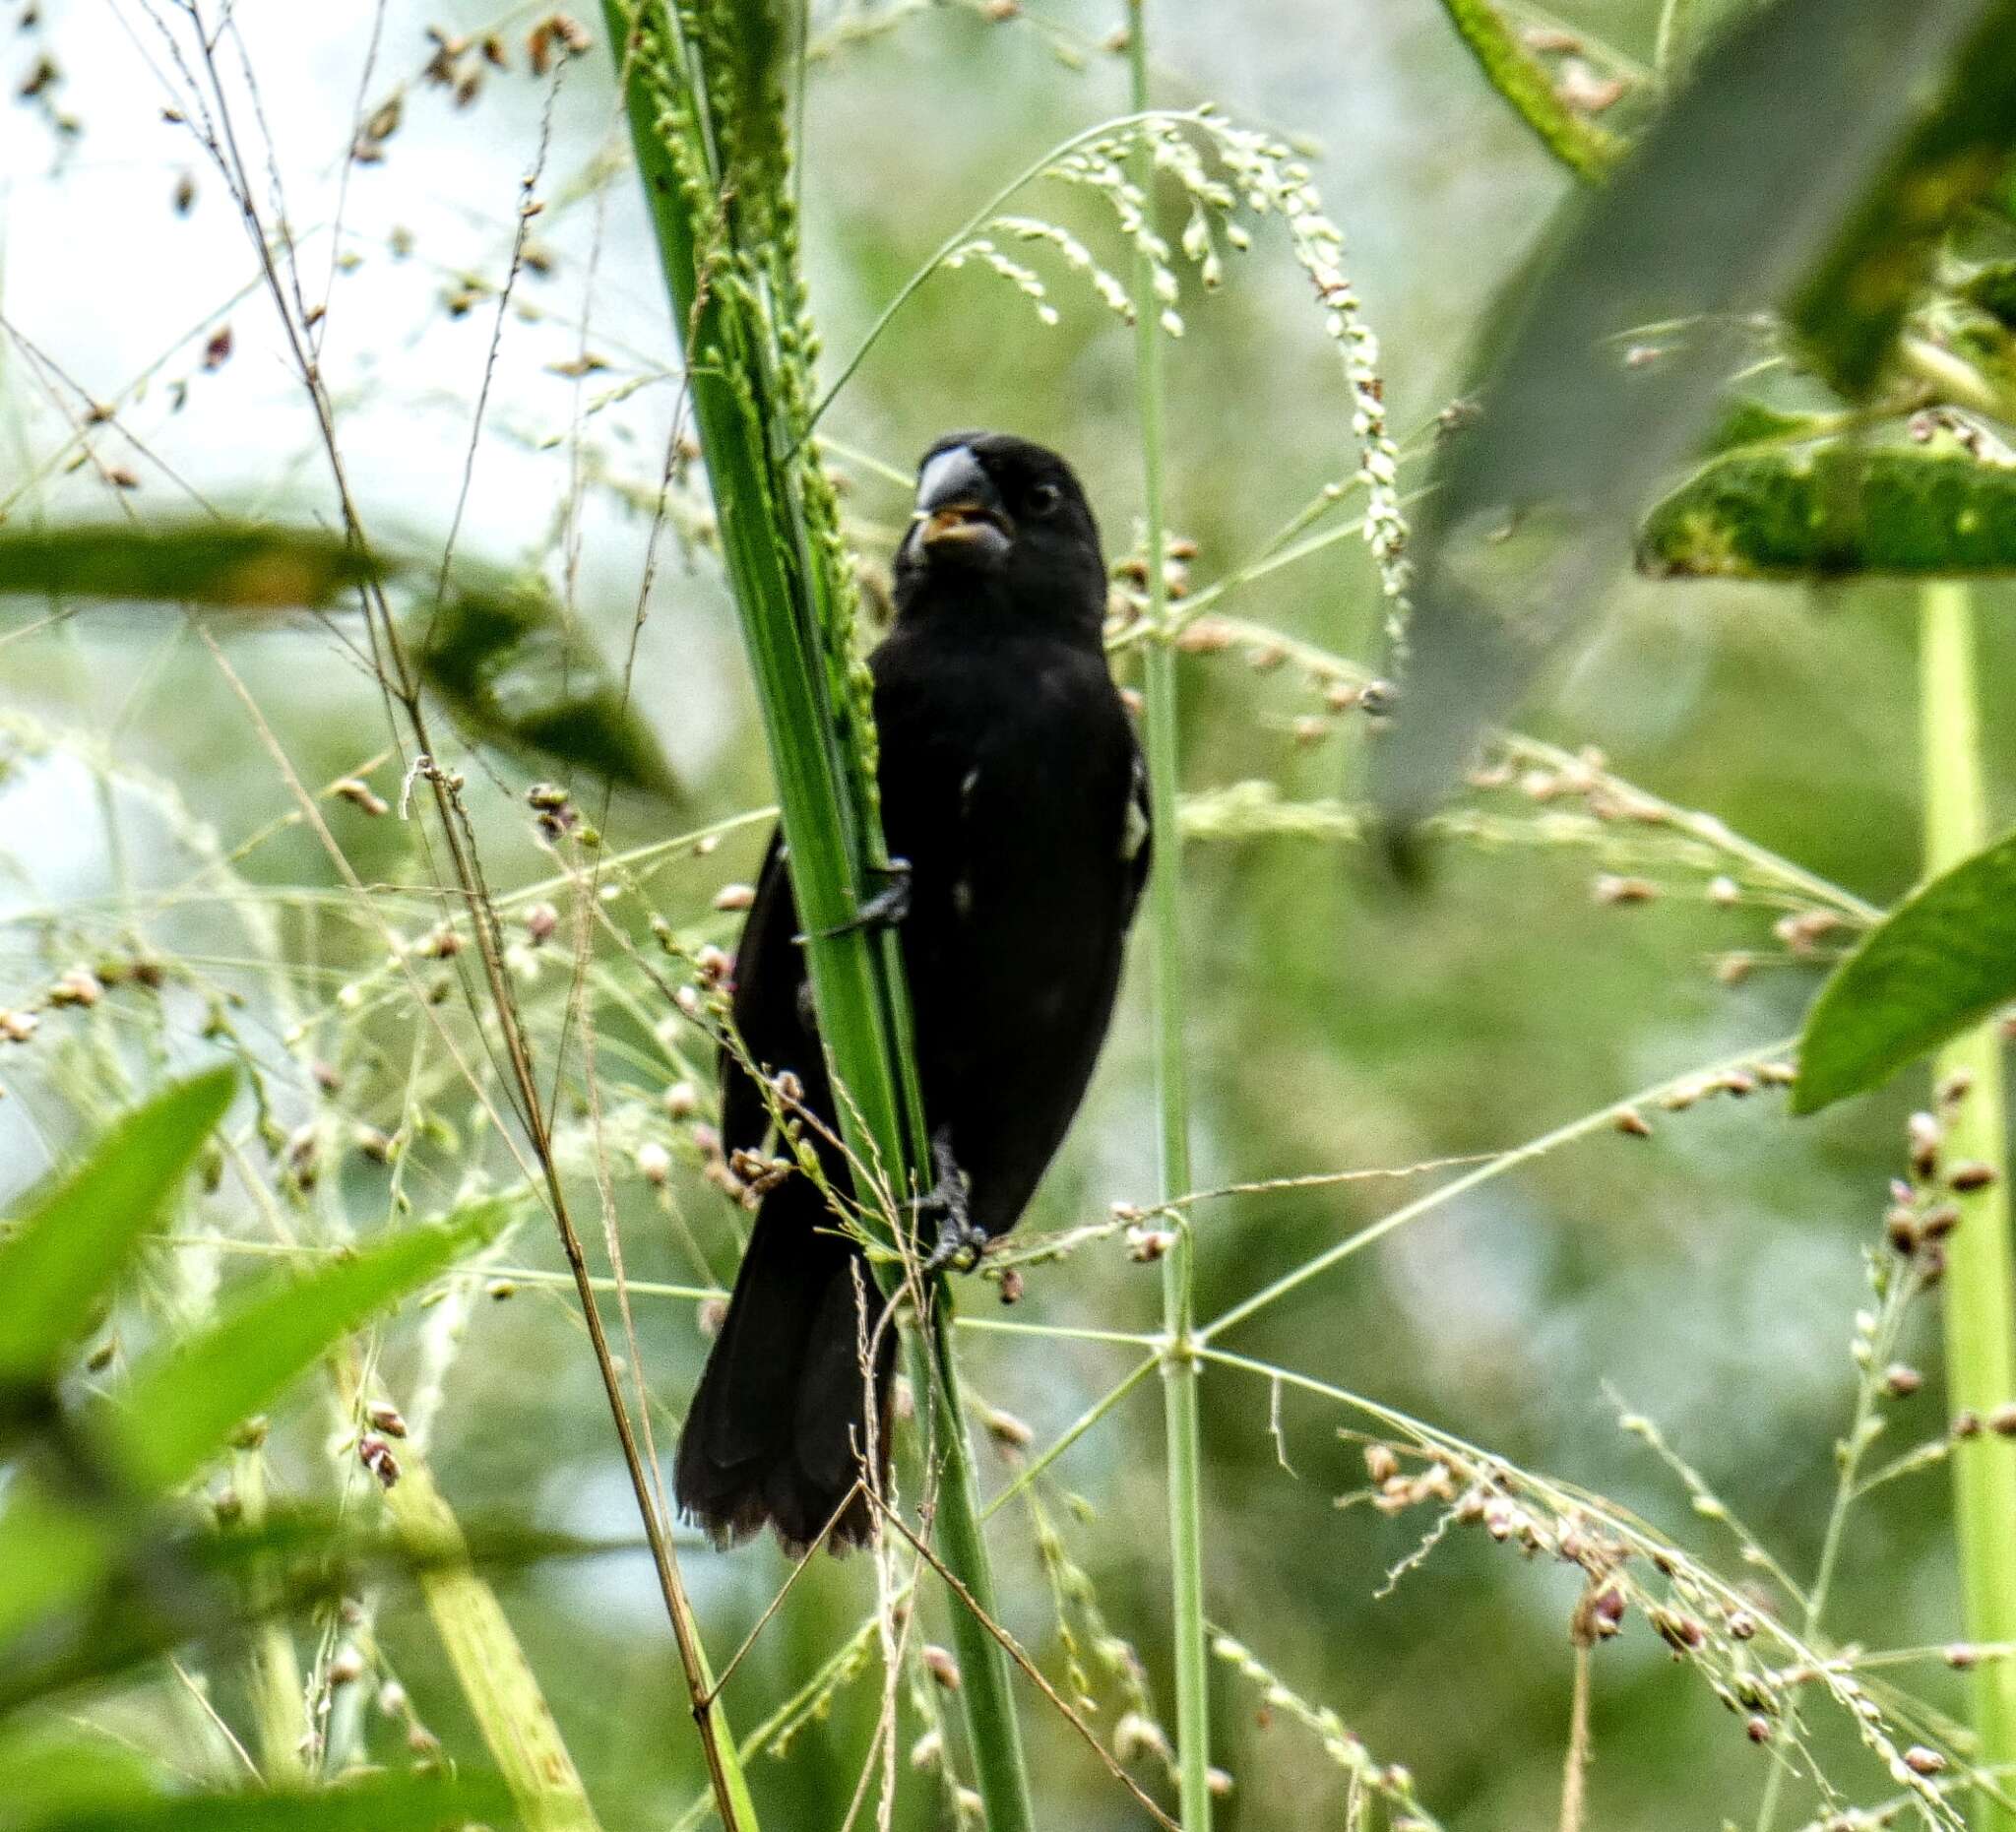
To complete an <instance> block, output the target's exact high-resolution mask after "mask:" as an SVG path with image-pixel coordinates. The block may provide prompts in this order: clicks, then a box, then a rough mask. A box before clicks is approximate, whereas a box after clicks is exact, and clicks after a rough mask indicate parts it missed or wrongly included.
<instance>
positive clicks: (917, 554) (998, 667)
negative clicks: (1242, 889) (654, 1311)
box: [677, 433, 1149, 1546]
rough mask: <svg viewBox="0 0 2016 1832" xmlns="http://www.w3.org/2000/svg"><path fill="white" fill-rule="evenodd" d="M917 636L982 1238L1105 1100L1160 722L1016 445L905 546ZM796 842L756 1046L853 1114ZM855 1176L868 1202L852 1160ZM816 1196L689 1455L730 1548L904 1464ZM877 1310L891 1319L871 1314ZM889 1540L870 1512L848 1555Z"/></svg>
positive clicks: (774, 880)
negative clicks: (1101, 1078)
mask: <svg viewBox="0 0 2016 1832" xmlns="http://www.w3.org/2000/svg"><path fill="white" fill-rule="evenodd" d="M895 574H896V623H895V627H894V629H893V630H892V632H891V633H890V635H889V636H888V637H887V638H886V639H885V640H884V642H883V643H882V644H881V646H880V647H879V648H878V649H877V650H876V651H875V653H874V654H873V656H871V657H870V659H869V665H870V668H871V671H872V673H873V676H874V706H875V723H876V726H877V729H878V731H879V733H880V740H881V754H880V765H879V780H880V784H881V790H882V821H883V831H884V835H885V838H886V839H887V841H888V846H889V851H890V853H891V856H892V857H896V858H901V859H905V860H907V861H908V862H909V867H910V871H909V877H908V884H907V888H908V908H907V910H906V911H905V913H904V914H903V915H902V916H901V918H900V925H899V933H900V935H901V937H902V942H903V958H904V963H905V966H906V968H907V970H908V974H909V979H910V991H911V1000H912V1006H913V1010H914V1018H915V1035H916V1053H917V1070H918V1076H919V1080H920V1082H921V1085H922V1091H923V1099H924V1110H925V1116H926V1120H927V1122H928V1124H929V1126H930V1128H931V1131H932V1136H933V1140H934V1142H935V1143H936V1144H937V1145H938V1147H939V1148H940V1149H941V1151H946V1152H949V1156H950V1158H951V1160H952V1161H953V1162H954V1163H956V1165H957V1168H958V1170H959V1171H960V1172H961V1173H963V1176H964V1179H965V1182H966V1190H967V1207H968V1214H969V1218H970V1222H971V1225H972V1226H973V1227H974V1228H976V1229H977V1231H978V1232H981V1233H984V1234H986V1235H988V1236H992V1235H996V1234H999V1233H1002V1232H1005V1231H1006V1230H1008V1229H1010V1228H1012V1227H1014V1225H1015V1223H1016V1221H1017V1219H1018V1218H1019V1217H1020V1216H1021V1214H1022V1211H1023V1209H1024V1208H1025V1207H1026V1206H1027V1205H1028V1202H1029V1199H1030V1197H1031V1195H1032V1194H1033V1193H1034V1191H1035V1189H1036V1186H1037V1182H1038V1180H1039V1178H1040V1177H1041V1175H1042V1173H1043V1170H1044V1168H1045V1167H1046V1166H1047V1165H1048V1163H1049V1161H1050V1158H1051V1156H1052V1155H1053V1154H1054V1153H1055V1151H1056V1149H1057V1146H1058V1145H1059V1143H1060V1142H1061V1141H1062V1139H1063V1137H1064V1133H1065V1129H1066V1128H1067V1127H1068V1126H1069V1125H1070V1123H1071V1118H1072V1115H1073V1114H1074V1113H1075V1112H1076V1111H1077V1108H1078V1104H1079V1102H1080V1100H1081V1099H1082V1098H1083V1096H1084V1093H1085V1087H1086V1083H1087V1082H1088V1081H1089V1080H1090V1078H1091V1075H1092V1068H1093V1063H1094V1061H1095V1059H1096V1058H1097V1056H1098V1054H1099V1049H1100V1044H1101V1042H1102V1041H1103V1039H1104V1036H1105V1032H1106V1025H1107V1021H1108V1019H1109V1018H1110V1016H1111V1013H1112V1007H1113V995H1114V991H1115V989H1116V987H1117V985H1118V983H1119V977H1120V958H1121V951H1122V946H1123V943H1124V941H1125V938H1126V932H1127V926H1128V924H1129V922H1130V921H1131V920H1132V917H1133V914H1134V907H1135V904H1136V902H1137V901H1138V899H1139V896H1140V891H1141V885H1142V881H1143V879H1144V877H1145V875H1146V873H1147V869H1148V838H1149V835H1148V812H1147V799H1146V792H1145V788H1144V782H1143V773H1142V768H1141V761H1140V752H1139V749H1138V747H1137V745H1136V743H1135V738H1134V732H1133V727H1132V725H1131V722H1130V721H1129V719H1128V716H1127V712H1126V709H1125V707H1124V706H1123V705H1122V703H1121V701H1120V696H1119V694H1118V692H1117V691H1116V689H1115V688H1114V686H1113V683H1112V679H1111V676H1110V675H1109V674H1108V672H1107V669H1106V663H1105V655H1104V650H1103V643H1102V640H1101V626H1102V624H1103V618H1104V612H1105V592H1106V574H1105V564H1104V561H1103V558H1102V556H1101V552H1100V540H1099V530H1098V527H1097V525H1096V524H1095V523H1094V521H1093V516H1092V511H1091V509H1090V508H1089V507H1088V505H1087V503H1086V500H1085V494H1084V491H1083V490H1082V489H1081V488H1080V486H1079V483H1078V479H1077V478H1076V476H1074V475H1073V474H1072V472H1071V469H1070V467H1069V466H1068V465H1066V464H1065V463H1064V461H1063V460H1062V459H1061V458H1058V457H1057V456H1056V455H1055V454H1054V453H1051V452H1048V451H1045V450H1044V449H1043V448H1042V447H1040V446H1037V445H1032V444H1030V443H1028V442H1027V441H1025V440H1021V439H1016V438H1011V437H1008V436H1006V435H1003V434H998V433H958V434H953V435H950V436H949V437H947V438H944V439H941V440H940V441H939V442H938V443H937V444H936V445H934V446H933V447H932V448H931V450H930V451H929V452H927V453H926V454H925V455H924V460H923V463H922V465H921V467H920V470H919V475H918V487H917V510H916V515H915V517H914V520H913V523H912V526H911V529H910V532H909V534H908V535H907V536H906V537H905V538H904V541H903V544H902V546H901V548H900V549H899V550H898V553H897V556H896V568H895ZM798 926H799V924H798V920H797V914H796V911H795V910H794V908H793V907H792V900H791V892H790V883H789V879H788V875H787V872H786V869H785V860H784V856H783V851H782V848H781V846H780V845H779V843H778V842H777V841H776V840H773V841H772V843H771V848H770V853H769V855H768V856H767V857H766V859H765V861H764V866H763V872H762V876H761V879H760V881H759V883H758V885H757V890H756V900H755V903H754V904H753V905H752V906H751V908H750V911H749V915H748V918H747V920H746V922H745V924H744V927H743V930H742V939H741V945H740V947H739V949H738V951H737V955H736V963H735V987H734V1018H735V1024H736V1028H737V1030H738V1031H739V1033H740V1035H741V1039H742V1042H743V1044H744V1046H745V1047H746V1048H747V1050H748V1052H749V1055H750V1057H751V1058H752V1059H753V1060H754V1061H755V1062H756V1063H758V1064H759V1065H760V1066H761V1067H762V1068H764V1069H765V1070H766V1071H769V1072H773V1073H774V1072H776V1071H778V1070H781V1069H789V1070H791V1071H793V1072H794V1073H795V1074H796V1075H797V1077H798V1078H799V1080H800V1082H801V1083H802V1084H803V1086H804V1090H805V1093H804V1100H805V1103H806V1105H807V1106H808V1107H809V1108H810V1109H811V1110H812V1111H813V1112H815V1113H818V1114H820V1115H822V1116H824V1117H825V1118H826V1119H827V1120H828V1121H829V1122H831V1121H832V1118H833V1114H834V1105H833V1095H832V1089H831V1087H830V1085H829V1083H828V1081H827V1078H826V1075H825V1071H824V1066H823V1060H822V1054H821V1050H820V1047H819V1040H818V1034H817V1030H816V1027H815V1021H814V1017H813V1012H812V1003H811V999H810V997H809V995H808V993H807V991H806V982H805V965H804V957H803V950H802V948H801V947H800V946H799V944H798V943H797V942H796V941H795V940H794V939H793V938H794V936H795V935H796V933H797V930H798ZM721 1072H722V1143H723V1145H724V1146H725V1149H726V1150H727V1151H728V1152H730V1153H733V1152H735V1151H738V1150H744V1149H747V1150H754V1149H757V1148H759V1147H760V1146H761V1145H762V1143H763V1139H764V1134H765V1131H766V1129H767V1127H768V1124H769V1116H768V1111H767V1108H766V1106H765V1103H764V1101H763V1098H762V1095H761V1092H760V1090H759V1089H758V1088H757V1087H756V1085H755V1083H754V1082H753V1081H752V1079H751V1078H750V1077H749V1076H748V1074H747V1073H746V1072H745V1071H744V1070H743V1069H742V1068H741V1067H740V1066H739V1065H738V1064H737V1063H736V1062H735V1060H734V1059H733V1058H732V1057H731V1056H729V1055H728V1054H727V1053H726V1052H724V1055H723V1059H722V1067H721ZM827 1169H828V1172H829V1175H830V1177H831V1178H832V1180H833V1181H834V1182H835V1184H836V1185H837V1186H839V1187H842V1188H844V1187H845V1186H846V1172H845V1168H844V1166H842V1165H841V1164H840V1163H839V1162H838V1159H837V1155H836V1156H835V1158H834V1161H833V1162H831V1163H830V1164H829V1165H828V1167H827ZM834 1229H835V1217H834V1216H833V1214H832V1213H831V1211H830V1210H829V1209H828V1208H827V1207H826V1206H825V1204H824V1202H823V1200H822V1198H821V1196H820V1193H819V1191H818V1189H817V1188H816V1186H815V1185H814V1184H813V1183H812V1181H811V1180H810V1179H809V1178H807V1177H805V1176H803V1175H802V1174H794V1175H791V1176H788V1177H787V1178H786V1179H785V1180H784V1181H783V1182H782V1183H780V1184H778V1185H776V1186H775V1187H774V1188H772V1189H771V1191H770V1192H769V1193H768V1194H767V1195H766V1196H765V1197H764V1199H763V1204H762V1208H761V1210H760V1212H759V1214H758V1216H757V1219H756V1227H755V1231H754V1232H753V1233H752V1234H751V1236H750V1240H749V1247H748V1250H747V1252H746V1253H745V1254H744V1256H743V1260H742V1268H741V1272H740V1274H739V1276H738V1277H737V1279H736V1282H735V1291H734V1296H733V1299H732V1300H731V1302H730V1304H729V1306H728V1312H727V1316H726V1319H725V1322H724V1324H723V1326H722V1331H721V1335H720V1337H719V1338H718V1339H717V1341H716V1343H715V1346H714V1350H713V1353H712V1354H711V1355H710V1357H709V1358H708V1363H707V1369H706V1372H705V1373H704V1374H703V1375H702V1376H701V1380H700V1386H699V1389H698V1391H697V1392H696V1393H695V1395H694V1398H693V1405H692V1408H691V1410H690V1412H689V1413H688V1415H687V1420H686V1427H685V1432H684V1435H683V1436H682V1437H681V1439H680V1443H679V1457H678V1469H677V1491H678V1498H679V1504H680V1506H681V1507H682V1508H683V1509H684V1510H685V1511H686V1513H687V1514H688V1515H689V1516H691V1517H692V1518H693V1519H694V1520H696V1521H698V1522H699V1523H700V1524H701V1525H702V1526H703V1527H705V1528H706V1529H707V1530H708V1531H709V1532H710V1533H711V1534H713V1535H714V1537H715V1538H716V1539H717V1540H720V1541H728V1540H733V1539H739V1538H741V1537H743V1536H745V1535H747V1534H750V1533H754V1532H756V1531H758V1530H759V1529H760V1528H762V1527H763V1526H765V1525H766V1524H768V1525H771V1526H774V1527H775V1528H776V1529H777V1532H778V1535H779V1537H780V1538H781V1539H783V1540H784V1541H785V1542H786V1543H787V1544H788V1545H794V1546H795V1545H804V1544H806V1543H808V1542H810V1541H811V1540H813V1539H815V1538H816V1537H817V1535H818V1534H819V1532H820V1530H821V1528H823V1527H824V1526H825V1525H826V1523H827V1521H828V1520H829V1518H831V1516H832V1515H833V1512H834V1510H835V1509H836V1508H838V1507H839V1506H840V1504H841V1502H842V1500H843V1499H844V1498H845V1496H846V1494H847V1491H848V1489H849V1488H850V1487H851V1485H852V1483H853V1481H854V1479H855V1477H856V1475H857V1474H859V1472H860V1470H861V1467H862V1464H861V1459H862V1457H863V1456H864V1455H865V1454H866V1448H867V1439H868V1435H869V1434H868V1432H867V1428H866V1425H867V1420H868V1417H869V1413H868V1404H869V1400H870V1397H871V1394H872V1400H873V1404H874V1408H875V1417H876V1421H877V1425H878V1428H877V1430H876V1431H875V1432H874V1434H873V1436H874V1440H875V1443H876V1446H877V1449H878V1453H879V1456H880V1458H881V1459H883V1460H886V1458H887V1455H888V1444H889V1432H888V1418H887V1405H888V1394H889V1377H890V1372H891V1368H892V1365H893V1353H894V1347H893V1340H892V1337H891V1333H890V1332H889V1331H887V1330H884V1331H883V1332H881V1334H880V1336H879V1338H876V1340H877V1342H878V1347H877V1350H876V1352H875V1366H874V1370H873V1378H872V1381H864V1380H863V1377H862V1372H861V1345H862V1343H863V1342H864V1341H866V1340H868V1339H869V1338H870V1337H871V1336H872V1335H873V1331H872V1328H871V1326H872V1324H873V1322H874V1320H875V1319H876V1318H877V1317H878V1316H879V1314H880V1299H879V1297H878V1295H876V1292H875V1287H874V1284H873V1281H872V1280H871V1279H870V1277H869V1275H868V1269H867V1267H866V1265H865V1263H864V1262H863V1260H862V1258H861V1255H860V1253H859V1251H858V1250H857V1249H856V1248H855V1247H854V1246H853V1245H852V1244H851V1242H849V1241H848V1240H847V1239H846V1238H845V1237H844V1236H843V1235H842V1234H840V1233H838V1232H834ZM864 1306H865V1308H864ZM871 1524H872V1521H871V1512H870V1510H869V1508H868V1507H867V1506H866V1504H865V1503H864V1502H862V1501H860V1500H859V1499H856V1500H855V1501H854V1502H853V1503H852V1505H851V1506H850V1508H849V1510H848V1512H847V1514H846V1516H845V1517H844V1518H843V1519H842V1520H841V1522H840V1524H839V1527H838V1529H837V1531H836V1535H835V1538H836V1541H837V1543H839V1544H850V1543H853V1542H857V1541H859V1540H862V1539H864V1538H866V1536H867V1533H868V1531H869V1528H870V1526H871Z"/></svg>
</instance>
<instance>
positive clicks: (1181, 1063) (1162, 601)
mask: <svg viewBox="0 0 2016 1832" xmlns="http://www.w3.org/2000/svg"><path fill="white" fill-rule="evenodd" d="M1146 15H1147V5H1146V0H1128V32H1127V58H1128V71H1129V75H1130V78H1131V81H1132V95H1131V97H1130V102H1131V106H1132V108H1133V110H1134V112H1135V113H1136V114H1144V113H1146V111H1147V109H1148V32H1147V18H1146ZM1135 162H1136V175H1135V182H1136V183H1137V184H1139V185H1140V186H1141V188H1142V190H1143V191H1144V192H1146V191H1148V190H1149V189H1150V187H1151V186H1152V185H1153V183H1154V179H1155V166H1154V161H1153V158H1151V156H1150V155H1149V153H1148V152H1147V150H1146V149H1145V148H1144V149H1143V150H1142V151H1141V152H1139V153H1137V155H1136V156H1135ZM1134 294H1135V297H1134V304H1135V328H1134V337H1135V361H1134V375H1135V392H1136V396H1137V400H1138V404H1139V412H1140V419H1141V453H1142V498H1143V507H1142V524H1143V527H1142V541H1143V544H1144V546H1145V547H1146V549H1147V561H1148V614H1149V621H1150V623H1151V625H1152V626H1153V628H1154V630H1155V632H1156V635H1155V638H1154V640H1152V641H1150V643H1149V644H1148V649H1147V656H1146V658H1145V661H1144V664H1143V666H1144V673H1145V676H1146V683H1147V691H1146V695H1145V702H1146V708H1147V722H1148V800H1149V816H1150V820H1151V823H1152V825H1153V827H1154V830H1155V855H1154V862H1153V866H1152V868H1151V872H1150V877H1149V887H1148V909H1149V924H1150V942H1151V953H1152V957H1153V959H1154V962H1155V1082H1156V1099H1157V1106H1158V1107H1159V1109H1160V1114H1161V1128H1160V1139H1161V1159H1162V1177H1161V1183H1162V1196H1163V1200H1164V1201H1169V1200H1171V1199H1172V1198H1174V1197H1177V1196H1181V1195H1184V1194H1186V1193H1187V1192H1188V1190H1189V1188H1190V1185H1191V1180H1192V1179H1191V1175H1190V1085H1189V1076H1188V1071H1187V1062H1186V1058H1185V1055H1184V1040H1183V1028H1184V1027H1183V1016H1184V1012H1183V1005H1184V1001H1183V931H1182V907H1181V901H1180V896H1181V870H1182V855H1183V854H1182V834H1181V830H1180V828H1179V827H1178V824H1177V819H1176V781H1177V772H1178V769H1179V766H1180V750H1179V745H1178V741H1177V740H1178V728H1177V714H1178V703H1177V692H1176V653H1175V649H1174V646H1173V645H1172V644H1171V642H1170V641H1169V635H1170V632H1169V628H1168V623H1169V603H1168V588H1167V583H1166V579H1165V577H1164V572H1163V569H1164V566H1165V564H1166V559H1167V548H1168V537H1167V528H1166V520H1165V515H1164V507H1163V467H1162V458H1163V374H1162V354H1163V352H1162V334H1161V331H1160V330H1159V328H1158V326H1159V321H1160V318H1161V312H1160V310H1159V308H1158V306H1157V302H1156V298H1155V290H1154V274H1153V270H1152V268H1151V265H1150V263H1149V261H1148V259H1147V257H1146V256H1137V257H1136V259H1135V268H1134ZM1194 1238H1195V1237H1194V1234H1193V1232H1192V1230H1191V1227H1190V1223H1189V1220H1188V1218H1187V1217H1181V1216H1179V1217H1178V1219H1177V1222H1176V1229H1175V1240H1174V1243H1173V1245H1171V1247H1170V1248H1169V1250H1168V1252H1167V1253H1166V1255H1165V1256H1164V1259H1163V1269H1162V1271H1163V1277H1162V1304H1163V1328H1164V1330H1165V1332H1166V1335H1167V1338H1168V1341H1167V1345H1166V1349H1165V1351H1164V1359H1163V1395H1164V1416H1165V1420H1166V1426H1167V1442H1168V1506H1169V1575H1170V1588H1171V1592H1172V1597H1171V1613H1172V1622H1171V1641H1172V1644H1173V1649H1174V1658H1175V1670H1176V1764H1177V1767H1176V1774H1177V1785H1178V1789H1179V1793H1180V1798H1181V1803H1182V1816H1183V1828H1184V1832H1209V1829H1210V1826H1211V1694H1210V1672H1211V1670H1210V1663H1209V1659H1208V1654H1207V1649H1206V1628H1205V1621H1204V1496H1203V1457H1202V1454H1201V1452H1200V1450H1199V1445H1198V1438H1199V1428H1198V1404H1197V1387H1198V1381H1199V1377H1200V1376H1201V1374H1202V1372H1203V1363H1202V1361H1201V1360H1200V1359H1199V1358H1198V1357H1197V1354H1196V1345H1195V1342H1194V1340H1193V1336H1192V1329H1193V1324H1194V1322H1195V1302H1194V1295H1193V1294H1194V1288H1195V1253H1194Z"/></svg>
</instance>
